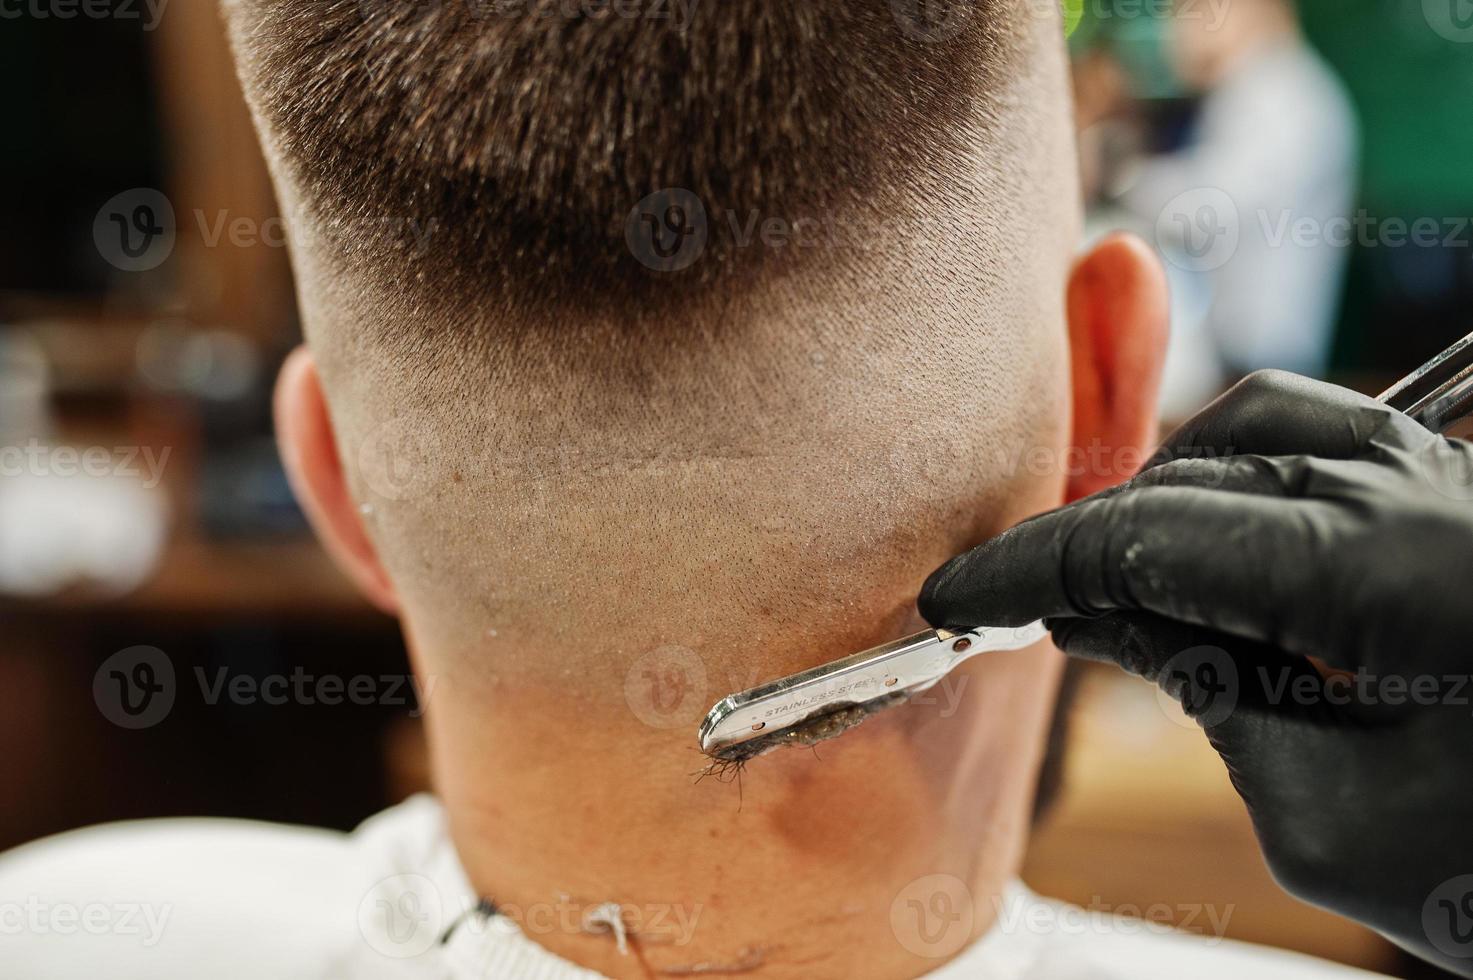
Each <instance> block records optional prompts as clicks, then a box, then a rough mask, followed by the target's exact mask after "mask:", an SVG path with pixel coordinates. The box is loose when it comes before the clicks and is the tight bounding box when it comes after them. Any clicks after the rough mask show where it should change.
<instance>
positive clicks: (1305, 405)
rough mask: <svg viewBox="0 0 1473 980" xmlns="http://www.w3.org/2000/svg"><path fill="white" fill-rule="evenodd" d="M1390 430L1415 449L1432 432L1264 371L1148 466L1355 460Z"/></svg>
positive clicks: (1376, 406)
mask: <svg viewBox="0 0 1473 980" xmlns="http://www.w3.org/2000/svg"><path fill="white" fill-rule="evenodd" d="M1388 426H1389V427H1391V428H1393V429H1395V430H1396V431H1397V436H1398V438H1400V439H1409V440H1412V444H1415V443H1416V440H1419V439H1421V438H1422V437H1424V436H1425V435H1427V433H1426V431H1425V430H1423V429H1421V428H1420V426H1418V425H1417V423H1415V422H1413V421H1412V420H1411V419H1409V418H1407V417H1406V416H1405V415H1402V414H1401V413H1400V412H1397V411H1395V410H1394V409H1391V408H1388V407H1387V406H1385V405H1383V404H1381V403H1380V402H1378V401H1376V400H1375V399H1374V398H1370V397H1368V396H1366V395H1362V394H1359V393H1358V392H1354V391H1351V390H1349V389H1348V388H1341V387H1339V386H1338V385H1332V384H1327V383H1325V382H1322V381H1314V380H1311V379H1309V378H1304V377H1300V376H1299V375H1296V374H1290V373H1288V372H1285V371H1259V372H1257V373H1256V374H1252V375H1249V376H1248V377H1247V378H1245V379H1243V380H1242V381H1241V382H1239V383H1238V384H1237V385H1235V386H1234V387H1233V388H1232V389H1231V390H1230V391H1228V392H1227V393H1226V394H1224V395H1223V396H1222V397H1221V398H1218V399H1217V400H1216V401H1215V402H1213V403H1212V404H1211V405H1209V406H1207V407H1206V408H1205V409H1203V410H1202V411H1201V412H1200V413H1198V414H1197V415H1196V416H1195V417H1194V418H1192V419H1191V420H1189V421H1188V422H1186V423H1185V424H1184V425H1182V426H1181V427H1180V428H1178V429H1177V430H1176V431H1175V432H1173V433H1172V434H1171V435H1170V436H1168V437H1167V438H1166V440H1165V441H1164V442H1163V443H1162V445H1161V448H1160V449H1158V450H1157V451H1156V453H1155V455H1153V456H1152V457H1151V459H1150V460H1149V461H1148V462H1147V463H1146V466H1145V468H1146V469H1150V468H1151V467H1154V466H1159V465H1161V464H1162V463H1166V462H1169V461H1171V460H1174V459H1184V458H1194V457H1204V456H1205V457H1222V456H1232V455H1238V454H1243V453H1253V454H1256V455H1260V456H1285V455H1298V454H1302V455H1307V456H1319V457H1324V458H1328V459H1353V458H1355V457H1356V456H1358V455H1360V454H1361V453H1362V452H1363V451H1364V450H1365V449H1366V448H1367V446H1368V445H1369V444H1370V442H1371V439H1372V437H1374V436H1375V435H1376V434H1377V433H1379V432H1382V431H1383V430H1385V429H1386V428H1387V427H1388Z"/></svg>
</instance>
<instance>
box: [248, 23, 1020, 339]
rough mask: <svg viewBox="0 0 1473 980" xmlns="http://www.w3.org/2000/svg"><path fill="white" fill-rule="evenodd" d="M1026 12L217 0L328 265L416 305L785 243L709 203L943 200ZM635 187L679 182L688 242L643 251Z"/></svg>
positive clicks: (855, 216) (646, 301) (628, 302)
mask: <svg viewBox="0 0 1473 980" xmlns="http://www.w3.org/2000/svg"><path fill="white" fill-rule="evenodd" d="M683 4H685V6H683ZM1022 6H1024V5H1023V4H1021V3H1017V4H1013V3H1008V2H1007V0H226V9H227V12H228V14H229V18H230V21H231V26H232V34H233V38H234V40H235V44H236V49H237V54H238V59H239V62H240V66H241V74H242V78H243V80H244V82H245V85H246V89H247V92H248V95H249V96H250V98H251V101H252V104H253V106H254V107H255V109H256V111H257V113H258V116H259V117H260V119H261V121H262V123H263V124H264V127H265V129H266V133H267V140H268V143H269V144H270V145H271V146H272V147H273V149H274V150H275V151H276V152H277V153H278V154H279V159H280V160H281V162H282V164H283V166H284V167H285V168H286V169H287V171H288V173H289V175H290V177H291V178H292V180H293V183H294V184H295V186H296V187H297V188H299V191H300V194H301V197H302V203H303V204H304V205H305V208H306V211H307V218H306V220H310V221H311V222H313V223H314V226H315V227H314V230H315V231H316V232H317V233H318V234H319V236H320V237H319V239H318V240H319V241H325V242H327V243H328V244H329V245H331V247H332V248H333V251H334V254H335V255H336V256H337V258H338V259H340V260H341V261H343V262H346V263H348V264H349V265H350V266H352V265H357V266H366V267H368V268H370V269H371V270H372V271H373V272H374V274H375V277H376V278H377V280H378V281H380V282H383V283H384V284H385V285H386V286H387V287H388V291H389V292H390V293H393V292H395V291H399V292H408V293H414V294H420V295H424V294H428V299H429V301H431V302H435V301H438V300H447V301H456V302H463V300H464V299H465V294H466V293H467V292H468V291H477V292H482V291H484V295H483V296H482V298H481V300H480V302H481V304H482V305H483V306H484V305H485V304H486V303H487V302H488V301H489V302H491V303H495V304H500V303H511V304H522V303H527V302H532V303H536V304H539V305H540V306H542V307H548V306H555V305H558V304H564V303H571V304H593V305H595V306H597V307H599V308H601V309H603V310H604V311H605V312H607V310H608V308H609V307H610V306H615V305H622V306H624V307H626V308H633V309H638V310H640V311H641V313H645V314H647V313H649V312H651V310H652V309H653V308H654V307H659V306H669V305H670V304H672V303H681V304H689V303H690V301H691V295H692V290H690V289H684V288H680V289H676V288H672V286H673V285H675V284H677V283H678V284H680V285H682V286H684V285H693V286H699V287H703V288H708V287H710V286H711V285H712V284H713V283H714V282H716V281H717V280H730V279H731V278H733V277H738V276H742V275H745V274H747V273H750V272H752V271H754V270H757V269H760V268H764V267H767V266H768V264H769V262H770V261H780V260H773V259H772V256H773V251H774V250H772V249H763V248H742V247H741V246H740V243H739V242H737V241H734V240H733V237H732V236H731V235H730V234H729V229H728V228H727V226H726V222H725V220H724V219H723V218H721V217H720V216H723V215H727V214H735V215H738V216H745V215H749V214H756V215H760V216H764V217H765V216H772V215H776V216H780V217H781V218H783V219H785V220H786V221H787V222H788V224H789V225H790V226H791V225H792V224H793V223H795V222H797V223H801V222H802V221H803V220H809V219H812V220H815V221H818V220H833V219H834V218H836V217H838V218H839V219H840V220H843V221H847V222H853V223H855V224H863V223H864V222H866V221H868V220H870V218H872V217H876V216H878V217H881V218H883V217H884V216H885V215H886V214H888V213H891V212H893V211H894V209H896V208H897V207H924V206H926V205H925V202H926V201H927V200H928V199H929V200H931V201H932V202H933V206H934V201H935V200H937V199H939V198H941V197H943V196H945V195H947V194H948V193H950V194H955V193H956V192H955V189H954V188H953V187H952V186H951V185H953V184H954V182H955V180H956V175H957V173H958V172H959V168H960V167H961V166H962V163H963V157H964V155H971V154H974V153H976V152H977V137H978V127H979V125H982V126H983V127H984V128H985V120H986V119H987V118H988V117H989V115H993V114H995V112H996V111H997V110H993V109H989V107H988V106H987V105H986V104H985V103H986V100H987V99H988V98H989V97H990V93H993V92H994V90H995V86H994V85H993V81H994V79H995V78H996V77H998V76H999V75H1000V74H1001V73H1004V72H1006V71H1008V70H1009V69H1010V65H1011V63H1012V59H1013V57H1014V55H1015V49H1017V48H1019V47H1021V44H1020V38H1021V32H1020V29H1019V28H1018V26H1017V24H1016V23H1010V21H1016V20H1018V19H1019V18H1021V17H1022V16H1024V14H1023V13H1022V12H1020V10H1019V8H1020V7H1022ZM652 194H653V195H655V197H654V198H650V197H649V195H652ZM642 201H643V202H645V203H644V205H643V207H645V208H646V209H647V210H648V211H650V212H651V214H652V215H653V218H652V219H651V218H650V217H648V216H647V217H646V218H645V220H654V221H656V222H658V221H659V220H662V217H663V215H664V214H665V213H666V211H667V209H668V206H669V205H670V204H671V203H675V204H678V205H681V206H682V207H685V206H686V205H691V202H693V201H694V202H698V203H696V204H694V205H692V207H694V209H695V210H704V212H705V215H706V218H707V222H706V229H705V230H706V235H705V241H704V246H703V252H702V254H701V256H700V261H697V262H693V263H691V264H689V265H688V266H685V265H682V264H681V263H680V262H678V261H677V262H666V263H665V264H664V265H662V264H661V263H662V262H664V261H665V259H664V258H662V256H661V255H654V256H650V255H645V254H641V249H640V248H639V246H638V244H637V242H635V241H634V240H633V239H632V238H631V235H632V234H635V233H637V232H638V230H639V229H638V227H637V219H639V218H640V215H639V214H638V213H637V212H638V210H639V208H638V207H637V206H638V205H640V202H642ZM670 213H672V214H673V213H674V212H670ZM410 228H412V229H414V230H416V233H415V234H413V235H411V234H407V233H406V229H410ZM787 251H788V254H792V253H794V252H796V251H797V250H792V249H790V250H787ZM809 251H815V250H809ZM665 258H668V257H665ZM652 259H653V260H652ZM782 261H785V260H782ZM422 301H423V300H422Z"/></svg>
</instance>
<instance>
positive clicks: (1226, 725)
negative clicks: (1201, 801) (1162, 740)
mask: <svg viewBox="0 0 1473 980" xmlns="http://www.w3.org/2000/svg"><path fill="white" fill-rule="evenodd" d="M1045 624H1046V625H1047V626H1048V628H1049V630H1050V632H1051V634H1052V639H1053V641H1054V644H1055V645H1056V646H1058V648H1059V649H1061V650H1063V651H1064V652H1065V653H1067V654H1069V655H1070V656H1072V657H1077V658H1081V659H1085V660H1096V661H1102V662H1108V663H1113V664H1116V665H1117V666H1119V667H1121V668H1122V669H1123V670H1125V671H1127V672H1128V673H1131V674H1134V675H1136V676H1138V677H1141V678H1143V679H1145V680H1148V681H1150V682H1152V683H1154V684H1156V685H1157V686H1158V687H1160V688H1161V690H1163V691H1165V692H1166V693H1167V694H1169V695H1171V697H1172V698H1174V699H1175V700H1176V701H1177V703H1178V704H1180V705H1181V707H1182V709H1183V710H1184V711H1185V712H1186V714H1187V715H1188V716H1190V717H1192V718H1195V719H1196V720H1197V721H1198V722H1199V723H1201V724H1202V726H1203V727H1204V728H1206V729H1208V730H1209V731H1210V732H1211V733H1212V734H1213V736H1214V737H1215V738H1219V739H1223V740H1227V741H1232V740H1234V739H1238V738H1240V737H1242V736H1243V735H1246V734H1250V733H1251V734H1254V735H1255V736H1256V734H1257V733H1259V732H1261V731H1262V729H1263V724H1262V723H1261V722H1259V721H1251V722H1250V721H1249V720H1248V718H1249V716H1252V715H1268V716H1274V717H1276V718H1279V719H1280V720H1290V719H1292V720H1294V721H1295V722H1299V723H1304V722H1307V723H1313V724H1320V725H1326V724H1337V723H1340V722H1342V721H1343V720H1344V718H1345V716H1344V715H1342V714H1341V713H1340V711H1339V707H1340V705H1341V704H1342V703H1343V702H1342V701H1340V700H1337V699H1336V698H1333V697H1327V696H1326V678H1325V676H1324V675H1322V674H1321V673H1320V672H1319V671H1318V670H1316V669H1315V667H1314V665H1313V664H1312V663H1311V662H1310V661H1309V660H1307V659H1305V658H1304V657H1298V656H1294V655H1291V654H1286V653H1284V652H1283V651H1281V650H1278V649H1275V648H1274V647H1271V646H1269V645H1267V644H1264V643H1258V642H1256V641H1253V640H1245V639H1243V638H1241V637H1237V636H1232V635H1230V634H1227V633H1223V632H1221V631H1219V630H1212V629H1207V628H1204V627H1201V626H1194V625H1192V624H1190V623H1183V622H1179V621H1177V620H1172V619H1166V618H1164V617H1162V616H1157V615H1154V614H1152V613H1111V614H1110V615H1108V616H1101V617H1097V618H1094V619H1084V618H1077V617H1069V618H1060V619H1049V620H1046V621H1045ZM1245 726H1247V727H1245Z"/></svg>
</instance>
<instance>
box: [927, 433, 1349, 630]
mask: <svg viewBox="0 0 1473 980" xmlns="http://www.w3.org/2000/svg"><path fill="white" fill-rule="evenodd" d="M1253 465H1256V464H1253V463H1249V462H1244V463H1242V464H1240V468H1243V467H1251V466H1253ZM1269 475H1270V476H1274V474H1272V473H1270V474H1269ZM1337 519H1338V518H1337V515H1336V513H1335V512H1334V510H1333V509H1332V508H1331V507H1330V506H1329V505H1326V504H1322V503H1319V502H1317V501H1308V500H1291V499H1286V498H1282V497H1277V496H1270V495H1257V494H1245V493H1223V492H1219V491H1215V490H1205V489H1201V488H1197V487H1189V486H1188V487H1182V486H1145V487H1141V488H1139V489H1134V490H1132V491H1131V492H1128V493H1121V494H1116V495H1113V496H1104V497H1097V498H1089V499H1086V500H1083V501H1080V502H1079V503H1077V504H1073V505H1070V506H1069V507H1065V508H1063V509H1061V510H1056V511H1053V512H1051V513H1048V514H1044V515H1042V516H1041V517H1037V518H1034V519H1032V520H1029V521H1025V522H1024V523H1022V524H1019V525H1018V526H1017V527H1014V528H1012V529H1011V530H1008V531H1005V532H1003V533H1002V534H1001V535H999V536H998V537H996V538H994V539H992V540H991V541H989V542H987V543H985V544H983V545H981V546H979V547H977V548H974V549H973V550H971V551H969V552H967V553H966V554H964V555H961V556H959V557H957V558H954V559H952V560H951V561H950V562H948V563H947V564H945V565H943V566H942V567H941V568H940V569H938V570H937V571H936V572H934V573H933V574H932V575H931V577H930V578H929V579H928V580H927V581H926V584H925V586H924V587H923V588H922V591H921V596H920V599H919V603H918V605H919V608H920V612H921V615H922V616H924V617H925V618H926V619H927V621H929V622H930V623H932V624H933V625H936V626H962V627H972V626H979V625H995V626H1020V625H1023V624H1025V623H1028V622H1031V621H1033V620H1035V619H1043V618H1049V617H1059V616H1098V615H1103V614H1105V613H1110V612H1120V611H1139V612H1152V613H1156V614H1158V615H1161V616H1165V617H1168V618H1171V619H1175V620H1180V621H1182V622H1186V623H1191V624H1195V625H1197V626H1205V627H1209V628H1212V629H1217V630H1221V631H1223V632H1226V633H1231V634H1234V635H1237V636H1242V637H1244V638H1247V639H1253V640H1258V641H1261V642H1266V643H1270V644H1272V645H1274V646H1275V647H1278V648H1281V649H1288V650H1293V651H1294V652H1296V653H1303V654H1307V655H1319V654H1320V653H1321V651H1320V650H1319V649H1318V646H1319V645H1320V644H1319V641H1318V640H1317V639H1316V635H1317V629H1316V624H1321V625H1322V623H1323V621H1324V618H1325V617H1326V616H1327V615H1328V614H1329V610H1326V609H1324V608H1323V606H1324V604H1325V602H1326V601H1328V600H1327V599H1326V598H1325V593H1324V590H1323V589H1322V588H1321V587H1320V586H1321V584H1322V583H1320V582H1318V581H1317V580H1316V576H1319V575H1321V574H1322V570H1323V569H1324V568H1325V567H1327V561H1328V556H1326V555H1324V554H1322V553H1321V552H1322V551H1323V550H1324V548H1325V547H1326V545H1325V542H1326V541H1327V540H1328V537H1329V536H1328V535H1326V534H1325V533H1323V530H1324V528H1325V527H1326V526H1327V525H1328V523H1329V522H1332V521H1335V520H1337ZM1304 644H1309V646H1305V645H1304Z"/></svg>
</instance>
